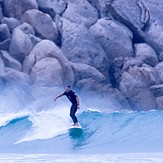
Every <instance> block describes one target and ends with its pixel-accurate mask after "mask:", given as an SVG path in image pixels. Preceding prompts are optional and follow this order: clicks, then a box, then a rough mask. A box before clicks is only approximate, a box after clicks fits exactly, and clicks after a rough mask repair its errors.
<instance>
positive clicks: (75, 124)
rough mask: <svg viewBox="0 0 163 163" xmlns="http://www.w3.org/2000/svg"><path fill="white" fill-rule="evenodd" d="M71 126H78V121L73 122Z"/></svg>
mask: <svg viewBox="0 0 163 163" xmlns="http://www.w3.org/2000/svg"><path fill="white" fill-rule="evenodd" d="M71 126H79V124H78V123H74V124H72V125H71Z"/></svg>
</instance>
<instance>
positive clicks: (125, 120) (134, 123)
mask: <svg viewBox="0 0 163 163" xmlns="http://www.w3.org/2000/svg"><path fill="white" fill-rule="evenodd" d="M77 116H78V119H79V122H80V124H81V125H82V127H83V132H82V133H80V134H76V133H74V134H72V133H70V132H69V131H68V127H69V124H70V118H69V114H68V110H66V109H64V108H63V109H58V110H56V109H55V110H50V111H41V112H37V113H23V114H22V113H19V114H18V113H15V114H12V116H10V115H9V114H7V116H3V117H0V118H1V121H0V153H49V154H51V153H74V152H75V153H90V154H91V153H115V152H116V153H117V152H118V153H119V152H121V153H122V152H123V153H124V152H127V153H129V152H163V139H162V137H163V125H162V124H163V111H149V112H130V113H124V112H114V113H101V112H97V111H84V112H82V113H78V114H77Z"/></svg>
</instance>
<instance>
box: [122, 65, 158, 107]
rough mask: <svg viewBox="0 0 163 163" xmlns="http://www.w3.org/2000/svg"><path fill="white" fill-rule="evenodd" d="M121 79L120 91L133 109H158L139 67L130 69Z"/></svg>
mask: <svg viewBox="0 0 163 163" xmlns="http://www.w3.org/2000/svg"><path fill="white" fill-rule="evenodd" d="M121 79H122V80H121V82H120V90H121V92H122V93H123V95H124V96H125V97H126V98H127V99H128V101H129V103H130V105H131V107H132V109H134V110H151V109H156V107H157V106H156V101H155V98H154V96H153V94H152V92H151V91H150V89H149V86H148V85H147V84H146V82H145V81H144V78H143V75H142V73H141V71H140V70H139V68H138V67H136V66H135V67H133V68H130V69H129V71H128V72H124V73H123V74H122V77H121Z"/></svg>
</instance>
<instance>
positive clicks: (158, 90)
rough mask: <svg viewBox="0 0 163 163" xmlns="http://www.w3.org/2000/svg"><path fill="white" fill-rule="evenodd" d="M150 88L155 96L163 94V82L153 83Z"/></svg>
mask: <svg viewBox="0 0 163 163" xmlns="http://www.w3.org/2000/svg"><path fill="white" fill-rule="evenodd" d="M150 89H151V91H152V93H153V95H154V96H155V97H161V96H163V85H162V84H158V85H153V86H151V87H150Z"/></svg>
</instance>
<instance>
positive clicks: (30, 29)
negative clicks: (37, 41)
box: [17, 23, 35, 35]
mask: <svg viewBox="0 0 163 163" xmlns="http://www.w3.org/2000/svg"><path fill="white" fill-rule="evenodd" d="M17 29H20V30H22V31H23V32H24V33H25V34H31V35H35V31H34V29H33V27H32V26H31V25H30V24H28V23H23V24H21V25H20V26H18V27H17Z"/></svg>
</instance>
